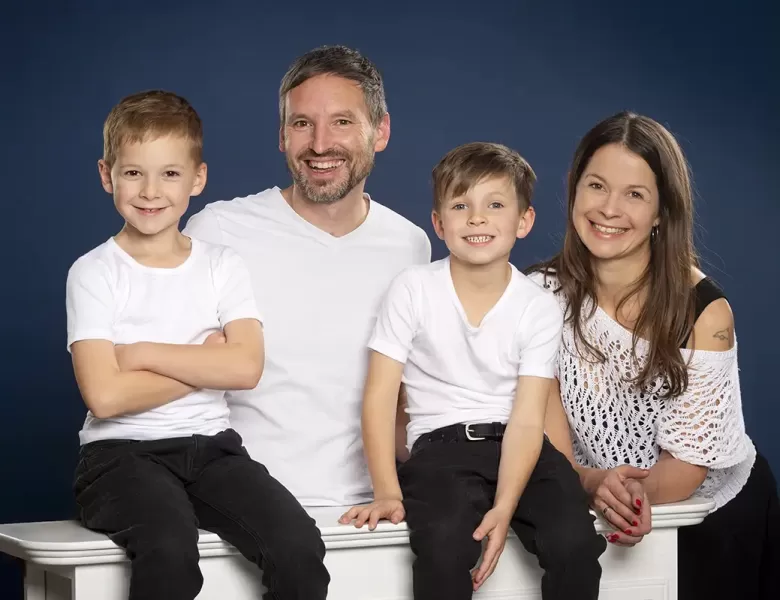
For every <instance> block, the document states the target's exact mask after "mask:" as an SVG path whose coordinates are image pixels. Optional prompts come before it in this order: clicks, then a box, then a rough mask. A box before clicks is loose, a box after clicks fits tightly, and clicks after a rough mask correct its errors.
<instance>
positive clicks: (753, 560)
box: [677, 454, 780, 600]
mask: <svg viewBox="0 0 780 600" xmlns="http://www.w3.org/2000/svg"><path fill="white" fill-rule="evenodd" d="M677 547H678V555H677V563H678V569H677V570H678V576H677V577H678V581H679V587H678V589H679V598H680V600H698V599H699V598H707V599H708V600H719V599H721V598H722V599H723V600H726V599H727V598H728V599H731V598H745V600H770V599H771V600H777V598H780V505H779V504H778V496H777V483H776V481H775V478H774V476H773V475H772V471H771V469H770V468H769V464H768V463H767V461H766V459H765V458H764V457H763V456H761V455H760V454H759V455H758V456H756V462H755V464H754V466H753V471H752V472H751V474H750V477H749V478H748V480H747V483H746V484H745V486H744V487H743V488H742V489H741V490H740V492H739V493H738V494H737V495H736V496H735V497H734V498H733V499H731V500H730V501H729V502H727V503H726V504H725V505H724V506H722V507H720V508H719V509H718V510H716V511H715V512H714V513H712V514H710V515H708V516H707V517H706V518H705V519H704V521H702V522H701V523H699V524H698V525H692V526H690V527H681V528H680V531H679V533H678V546H677Z"/></svg>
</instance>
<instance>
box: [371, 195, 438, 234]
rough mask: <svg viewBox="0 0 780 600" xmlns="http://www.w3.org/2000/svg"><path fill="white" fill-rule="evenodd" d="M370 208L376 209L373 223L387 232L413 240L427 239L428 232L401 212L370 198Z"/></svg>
mask: <svg viewBox="0 0 780 600" xmlns="http://www.w3.org/2000/svg"><path fill="white" fill-rule="evenodd" d="M371 210H373V211H376V218H375V223H377V224H378V225H379V226H380V227H381V228H382V229H383V230H385V231H388V232H394V233H400V234H402V235H405V236H407V237H409V238H412V239H415V240H422V239H423V238H424V239H425V240H426V241H427V240H428V234H426V233H425V230H424V229H423V228H422V227H420V226H419V225H415V224H414V223H412V222H411V221H410V220H409V219H407V218H406V217H404V216H403V215H402V214H400V213H397V212H396V211H394V210H393V209H392V208H388V207H387V206H385V205H384V204H382V203H380V202H377V201H376V200H374V199H373V198H372V199H371Z"/></svg>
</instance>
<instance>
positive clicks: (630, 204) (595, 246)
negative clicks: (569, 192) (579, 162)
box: [572, 144, 659, 260]
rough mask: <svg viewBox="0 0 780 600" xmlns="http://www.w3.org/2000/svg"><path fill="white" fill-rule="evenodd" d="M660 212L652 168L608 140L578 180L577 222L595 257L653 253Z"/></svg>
mask: <svg viewBox="0 0 780 600" xmlns="http://www.w3.org/2000/svg"><path fill="white" fill-rule="evenodd" d="M658 210H659V198H658V186H657V185H656V179H655V174H654V173H653V171H652V169H651V168H650V166H649V165H648V164H647V163H646V162H645V160H644V159H643V158H642V157H640V156H639V155H637V154H634V153H633V152H631V151H630V150H628V149H627V148H626V147H625V146H623V145H621V144H608V145H606V146H602V147H601V148H599V149H598V150H597V151H596V152H595V153H594V154H593V156H592V157H591V159H590V162H589V163H588V165H587V167H586V168H585V170H584V171H583V174H582V176H581V177H580V180H579V182H578V183H577V189H576V192H575V198H574V208H573V209H572V220H573V222H574V229H575V230H576V231H577V234H578V235H579V236H580V239H581V240H582V243H583V244H585V246H586V247H587V248H588V250H589V251H590V253H591V254H592V255H593V256H594V258H596V259H599V260H618V259H622V258H626V257H633V256H637V255H638V254H641V253H647V254H648V256H649V251H650V232H651V230H652V228H653V227H655V226H656V225H658V223H659V217H658Z"/></svg>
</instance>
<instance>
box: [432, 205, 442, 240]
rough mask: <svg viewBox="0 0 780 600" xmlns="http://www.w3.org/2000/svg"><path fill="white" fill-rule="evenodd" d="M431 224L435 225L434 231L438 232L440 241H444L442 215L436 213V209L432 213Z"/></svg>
mask: <svg viewBox="0 0 780 600" xmlns="http://www.w3.org/2000/svg"><path fill="white" fill-rule="evenodd" d="M431 223H433V230H434V231H435V232H436V235H437V236H438V238H439V239H440V240H443V239H444V227H443V226H442V223H441V215H439V213H438V212H436V209H435V208H434V209H433V210H432V211H431Z"/></svg>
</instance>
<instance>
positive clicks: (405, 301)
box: [369, 258, 563, 449]
mask: <svg viewBox="0 0 780 600" xmlns="http://www.w3.org/2000/svg"><path fill="white" fill-rule="evenodd" d="M510 267H511V270H512V275H511V278H510V281H509V284H508V285H507V288H506V290H505V291H504V293H503V294H502V296H501V297H500V299H499V300H498V302H496V304H495V305H494V306H493V308H491V309H490V310H489V311H488V313H487V314H486V315H485V317H484V318H483V319H482V321H481V323H480V324H479V326H477V327H475V326H474V325H471V324H470V323H469V321H468V318H467V317H466V312H465V310H464V309H463V306H462V304H461V302H460V299H459V298H458V295H457V292H456V291H455V286H454V284H453V282H452V276H451V273H450V260H449V258H445V259H442V260H438V261H436V262H433V263H430V264H428V265H423V266H414V267H410V268H408V269H406V270H405V271H404V272H403V273H401V274H400V275H399V276H398V277H397V278H396V279H395V280H394V281H393V283H392V284H391V286H390V288H389V290H388V292H387V295H386V297H385V299H384V301H383V303H382V308H381V311H380V313H379V318H378V320H377V323H376V327H375V329H374V334H373V336H372V337H371V340H370V342H369V347H370V348H371V349H372V350H374V351H376V352H379V353H381V354H384V355H385V356H388V357H390V358H392V359H393V360H396V361H398V362H400V363H404V364H405V367H404V374H403V382H404V384H406V394H407V402H408V408H407V412H408V413H409V419H410V422H409V425H408V427H407V445H408V448H409V449H411V447H412V445H413V444H414V442H415V440H416V439H417V438H418V437H419V436H420V435H422V434H424V433H428V432H430V431H433V430H435V429H438V428H440V427H446V426H448V425H454V424H456V423H492V422H500V423H506V422H507V421H508V420H509V414H510V412H511V410H512V405H513V403H514V398H515V391H516V389H517V381H518V377H520V376H534V377H544V378H548V379H552V378H553V377H554V371H555V365H556V360H557V357H558V347H559V345H560V340H561V331H562V329H563V314H562V312H561V309H560V306H559V304H558V301H557V300H556V299H555V297H554V296H553V294H552V293H551V292H549V291H548V290H545V289H543V288H542V287H541V286H539V285H537V284H536V283H534V282H533V281H531V280H530V279H529V278H528V277H526V276H525V275H523V274H522V273H521V272H520V271H518V270H517V269H516V268H515V267H514V266H512V265H510Z"/></svg>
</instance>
